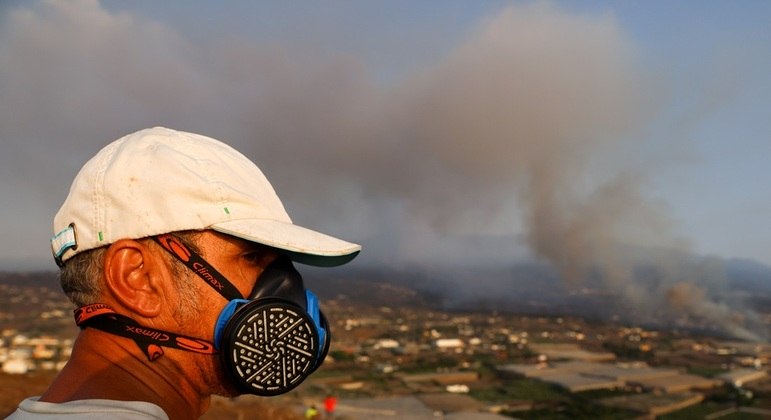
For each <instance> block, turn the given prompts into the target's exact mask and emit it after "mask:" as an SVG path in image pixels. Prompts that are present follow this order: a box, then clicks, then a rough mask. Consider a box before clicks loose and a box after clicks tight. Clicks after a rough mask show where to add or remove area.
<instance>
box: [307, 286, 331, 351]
mask: <svg viewBox="0 0 771 420" xmlns="http://www.w3.org/2000/svg"><path fill="white" fill-rule="evenodd" d="M305 300H306V302H308V303H307V306H308V308H307V309H306V311H307V312H308V315H310V317H311V319H312V320H313V324H314V325H316V331H318V333H319V351H318V356H319V357H320V356H322V352H323V351H324V343H326V342H327V330H325V329H324V327H322V326H321V314H320V312H319V299H318V298H317V297H316V295H315V294H313V292H311V291H310V290H308V289H305Z"/></svg>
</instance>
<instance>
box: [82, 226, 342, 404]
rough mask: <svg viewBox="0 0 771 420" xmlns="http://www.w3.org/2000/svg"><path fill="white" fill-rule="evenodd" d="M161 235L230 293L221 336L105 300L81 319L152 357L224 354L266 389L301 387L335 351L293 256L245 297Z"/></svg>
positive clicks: (241, 379)
mask: <svg viewBox="0 0 771 420" xmlns="http://www.w3.org/2000/svg"><path fill="white" fill-rule="evenodd" d="M154 239H155V240H156V241H157V242H158V243H159V244H160V245H161V246H162V247H163V248H164V249H165V250H167V251H169V252H170V253H171V254H172V255H174V256H175V257H176V258H177V259H178V260H179V261H181V262H182V263H183V264H184V265H185V266H187V267H188V268H190V269H191V270H193V272H195V273H196V274H197V275H198V276H199V277H201V278H202V279H203V280H204V281H206V283H207V284H208V285H209V286H210V287H212V288H213V289H214V290H215V291H217V293H219V294H220V295H222V297H224V298H225V299H227V301H228V303H227V305H225V307H224V309H223V310H222V311H221V312H220V315H219V317H218V319H217V322H216V325H215V328H214V343H211V342H209V341H206V340H201V339H198V338H194V337H187V336H183V335H178V334H174V333H170V332H167V331H162V330H156V329H153V328H148V327H144V326H141V325H139V324H137V323H136V322H135V321H134V320H132V319H131V318H128V317H126V316H124V315H120V314H117V313H115V312H114V311H113V310H112V309H111V308H109V307H108V306H107V305H103V304H95V305H88V306H84V307H81V308H78V309H77V310H76V311H75V319H76V322H77V324H78V326H80V327H82V328H85V327H93V328H97V329H100V330H103V331H107V332H110V333H112V334H117V335H121V336H123V337H128V338H131V339H133V340H134V341H135V342H136V343H137V344H138V345H139V347H140V348H141V349H142V350H143V351H144V352H145V354H146V355H147V357H148V359H150V360H155V359H157V358H158V357H160V356H161V355H163V349H162V347H171V348H178V349H182V350H187V351H194V352H198V353H205V354H215V353H219V358H220V362H221V364H222V367H223V370H224V371H225V373H226V375H227V376H228V378H229V379H230V380H231V382H232V383H233V384H234V385H235V386H236V388H238V390H239V391H241V392H243V393H249V394H256V395H262V396H272V395H278V394H283V393H285V392H288V391H290V390H292V389H294V388H295V387H296V386H297V385H299V384H300V383H301V382H302V381H303V380H305V379H306V378H307V377H308V376H309V375H310V374H311V373H313V372H314V371H315V370H316V369H317V368H318V367H319V366H320V365H321V363H322V362H323V361H324V358H325V357H326V355H327V351H328V350H329V341H330V340H329V338H330V337H329V336H330V333H329V325H328V323H327V320H326V318H325V317H324V314H323V313H322V312H321V311H320V309H319V305H318V299H317V298H316V295H314V294H313V292H311V291H310V290H307V289H305V287H304V285H303V281H302V277H301V276H300V273H298V272H297V270H296V269H295V268H294V266H293V265H292V261H291V260H290V259H289V257H287V256H285V255H280V256H279V257H278V258H276V259H275V260H274V261H273V262H272V263H271V264H270V265H268V266H267V267H266V268H265V270H264V271H263V272H262V274H261V275H260V276H259V278H257V280H256V282H255V285H254V288H253V289H252V291H251V293H250V294H249V295H248V296H247V297H246V298H244V297H243V296H242V295H241V293H240V292H239V291H238V289H236V287H235V286H234V285H233V284H232V283H230V282H229V281H228V280H227V279H226V278H225V277H224V276H223V275H222V274H220V273H219V272H218V271H217V270H215V269H214V267H212V266H211V265H210V264H209V263H208V262H206V261H205V260H204V259H203V258H202V257H201V256H200V255H198V254H197V253H195V252H193V251H192V250H190V249H189V248H188V247H187V246H185V245H184V244H183V243H182V242H180V241H179V239H177V238H176V237H174V236H172V235H160V236H157V237H155V238H154Z"/></svg>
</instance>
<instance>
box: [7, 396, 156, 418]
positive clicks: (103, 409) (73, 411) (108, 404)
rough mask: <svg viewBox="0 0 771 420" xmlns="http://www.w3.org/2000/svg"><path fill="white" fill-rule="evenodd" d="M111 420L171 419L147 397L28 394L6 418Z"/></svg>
mask: <svg viewBox="0 0 771 420" xmlns="http://www.w3.org/2000/svg"><path fill="white" fill-rule="evenodd" d="M106 416H109V417H110V419H111V420H150V419H160V420H168V418H169V417H168V416H167V415H166V413H165V412H164V411H163V410H162V409H161V408H160V407H158V406H157V405H155V404H151V403H148V402H144V401H116V400H101V399H100V400H97V399H94V400H77V401H69V402H65V403H49V402H42V401H38V398H37V397H32V398H27V399H25V400H24V401H22V402H21V403H20V404H19V408H18V409H17V410H16V411H15V412H13V413H12V414H11V415H10V416H9V417H7V420H28V419H30V420H31V419H51V418H57V419H59V418H63V419H67V418H73V419H75V418H77V419H104V418H105V417H106Z"/></svg>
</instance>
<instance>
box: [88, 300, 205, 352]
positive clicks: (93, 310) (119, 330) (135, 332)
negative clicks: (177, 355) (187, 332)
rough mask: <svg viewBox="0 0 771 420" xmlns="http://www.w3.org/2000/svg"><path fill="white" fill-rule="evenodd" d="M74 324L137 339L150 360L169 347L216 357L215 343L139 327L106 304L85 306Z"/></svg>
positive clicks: (136, 341) (135, 340)
mask: <svg viewBox="0 0 771 420" xmlns="http://www.w3.org/2000/svg"><path fill="white" fill-rule="evenodd" d="M75 323H76V324H77V325H78V327H80V328H87V327H91V328H96V329H97V330H100V331H104V332H106V333H110V334H114V335H117V336H121V337H125V338H130V339H132V340H134V342H135V343H137V345H138V346H139V348H140V349H141V350H142V351H143V352H144V353H145V355H146V356H147V359H148V360H150V361H154V360H157V359H158V358H159V357H161V356H163V348H162V347H169V348H175V349H180V350H186V351H192V352H195V353H202V354H215V353H217V350H216V349H215V348H214V344H212V343H210V342H208V341H205V340H201V339H198V338H194V337H188V336H184V335H179V334H174V333H171V332H168V331H163V330H157V329H155V328H150V327H144V326H142V325H139V323H137V322H136V321H134V320H133V319H131V318H129V317H127V316H125V315H121V314H119V313H117V312H115V311H114V310H113V309H112V308H110V307H109V306H107V305H105V304H103V303H95V304H92V305H86V306H82V307H80V308H78V309H76V310H75Z"/></svg>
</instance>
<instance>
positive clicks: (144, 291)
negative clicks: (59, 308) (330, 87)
mask: <svg viewBox="0 0 771 420" xmlns="http://www.w3.org/2000/svg"><path fill="white" fill-rule="evenodd" d="M51 243H52V251H53V255H54V259H55V260H56V262H57V263H58V264H59V265H60V267H61V272H60V280H61V284H62V288H63V290H64V292H65V293H66V294H67V296H68V297H69V298H70V300H72V302H73V303H74V304H75V306H76V307H77V309H76V322H77V324H78V325H79V326H80V327H81V331H80V333H79V335H78V337H77V340H76V341H75V345H74V348H73V352H72V355H71V358H70V360H69V362H68V363H67V365H66V366H65V367H64V369H63V370H62V371H61V373H60V374H59V375H58V376H57V378H56V379H55V380H54V381H53V383H52V384H51V385H50V387H49V388H48V390H47V391H46V392H45V393H43V395H41V396H39V397H32V398H28V399H25V400H24V401H22V402H21V403H20V405H19V408H18V409H17V410H16V412H14V413H13V414H11V416H10V417H9V418H11V419H37V418H79V419H82V418H94V419H96V418H99V419H104V418H112V419H148V418H158V419H167V418H172V419H191V418H197V417H199V416H201V415H202V414H203V413H204V412H205V411H206V410H207V408H208V405H209V401H210V396H211V395H224V396H235V395H239V394H243V393H252V394H257V395H266V396H269V395H277V394H280V393H283V392H287V391H289V390H291V389H293V388H294V387H295V386H297V385H298V384H299V383H300V382H302V381H303V380H304V379H305V378H306V377H307V376H308V375H309V374H310V373H312V372H313V371H314V370H315V369H316V368H317V367H318V366H319V365H320V364H321V362H322V361H323V359H324V356H325V355H326V351H327V349H328V346H329V328H328V325H327V321H326V319H325V318H324V316H323V313H321V311H320V309H319V305H318V301H317V300H316V296H315V295H314V294H313V293H312V292H311V291H310V290H307V289H305V287H304V285H303V282H302V278H301V277H300V275H299V273H298V272H297V271H296V270H295V269H294V266H293V262H299V263H304V264H310V265H317V266H335V265H340V264H344V263H346V262H348V261H350V260H351V259H353V258H354V257H355V256H356V255H357V254H358V253H359V251H360V249H361V247H360V246H359V245H356V244H353V243H350V242H346V241H343V240H340V239H337V238H334V237H331V236H328V235H325V234H322V233H319V232H316V231H313V230H310V229H306V228H303V227H300V226H298V225H295V224H293V223H292V220H291V219H290V218H289V216H288V215H287V213H286V211H285V210H284V206H283V204H282V203H281V201H280V199H279V198H278V196H277V195H276V193H275V192H274V190H273V187H272V186H271V184H270V183H269V181H268V180H267V179H266V178H265V176H264V175H263V173H262V172H261V171H260V169H259V168H258V167H257V166H256V165H255V164H254V163H252V162H251V161H250V160H249V159H247V158H246V157H244V156H243V155H242V154H240V153H239V152H238V151H236V150H234V149H233V148H231V147H230V146H228V145H226V144H224V143H222V142H220V141H218V140H215V139H212V138H209V137H205V136H202V135H198V134H193V133H187V132H181V131H175V130H171V129H167V128H161V127H156V128H151V129H145V130H141V131H138V132H136V133H132V134H129V135H127V136H125V137H123V138H121V139H119V140H116V141H115V142H113V143H111V144H109V145H107V146H106V147H105V148H104V149H102V150H101V151H100V152H99V153H97V155H96V156H94V157H93V158H92V159H91V160H89V161H88V162H87V163H86V164H85V165H84V166H83V168H82V169H81V170H80V172H79V173H78V175H77V176H76V178H75V180H74V182H73V184H72V186H71V189H70V192H69V195H68V197H67V198H66V200H65V202H64V204H63V205H62V207H61V208H60V210H59V212H58V213H57V215H56V217H55V218H54V237H53V238H52V241H51Z"/></svg>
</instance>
